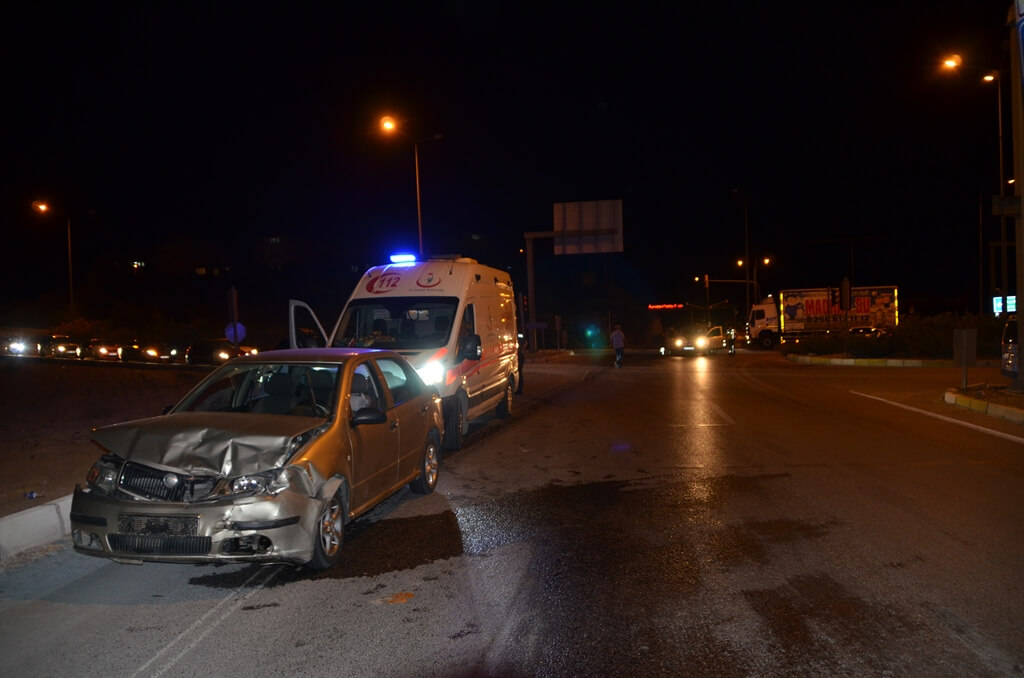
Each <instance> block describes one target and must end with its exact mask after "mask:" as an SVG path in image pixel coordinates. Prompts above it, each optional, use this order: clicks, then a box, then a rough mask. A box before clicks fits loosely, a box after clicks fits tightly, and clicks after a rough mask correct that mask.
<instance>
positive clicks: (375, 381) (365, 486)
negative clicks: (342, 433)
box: [344, 360, 399, 513]
mask: <svg viewBox="0 0 1024 678" xmlns="http://www.w3.org/2000/svg"><path fill="white" fill-rule="evenodd" d="M349 374H350V376H349V379H348V382H347V384H346V385H345V388H346V389H347V390H346V391H345V392H344V393H345V400H346V401H347V403H346V404H345V406H344V411H345V413H346V416H347V417H348V420H349V441H350V445H351V449H352V502H351V506H350V510H351V511H352V512H353V513H362V512H363V511H364V510H366V509H368V508H370V507H371V506H373V505H374V504H376V503H377V502H378V501H380V500H381V499H383V498H384V496H386V495H387V494H390V492H391V491H392V490H393V489H394V487H395V483H396V482H397V479H398V449H399V448H398V444H399V428H398V417H397V414H396V413H395V412H393V411H392V408H389V406H388V397H389V396H388V394H387V391H386V390H385V387H384V386H383V385H382V383H381V378H380V376H379V374H378V372H377V370H376V369H375V368H374V367H373V365H372V362H371V361H370V360H363V361H360V362H359V363H358V364H356V365H355V367H354V369H353V370H352V371H351V372H350V373H349ZM371 410H377V411H379V412H380V413H381V414H382V415H383V416H378V418H376V419H373V420H370V421H355V420H354V419H355V417H356V414H357V413H358V412H360V411H363V412H364V413H365V412H369V411H371Z"/></svg>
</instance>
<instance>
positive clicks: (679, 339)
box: [676, 337, 683, 348]
mask: <svg viewBox="0 0 1024 678" xmlns="http://www.w3.org/2000/svg"><path fill="white" fill-rule="evenodd" d="M682 345H683V339H682V337H680V338H678V339H676V348H681V347H682Z"/></svg>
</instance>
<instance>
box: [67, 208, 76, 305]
mask: <svg viewBox="0 0 1024 678" xmlns="http://www.w3.org/2000/svg"><path fill="white" fill-rule="evenodd" d="M74 280H75V278H74V275H72V272H71V217H68V299H69V300H70V303H71V308H74V307H75V283H74Z"/></svg>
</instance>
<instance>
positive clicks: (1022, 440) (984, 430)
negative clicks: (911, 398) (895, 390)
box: [850, 391, 1024, 445]
mask: <svg viewBox="0 0 1024 678" xmlns="http://www.w3.org/2000/svg"><path fill="white" fill-rule="evenodd" d="M850 393H852V394H853V395H859V396H863V397H865V398H871V399H872V400H877V401H879V402H883V403H887V404H889V405H895V406H896V407H901V408H903V409H904V410H910V411H911V412H917V413H918V414H923V415H925V416H926V417H933V418H935V419H941V420H942V421H947V422H949V423H950V424H957V425H959V426H966V427H967V428H969V429H974V430H975V431H981V432H982V433H987V434H989V435H992V436H995V437H997V438H1002V439H1004V440H1009V441H1012V442H1015V443H1017V444H1018V445H1024V438H1021V437H1020V436H1015V435H1010V434H1009V433H1003V432H1002V431H993V430H992V429H990V428H985V427H984V426H978V425H977V424H972V423H970V422H966V421H960V420H959V419H953V418H952V417H945V416H943V415H941V414H935V413H934V412H929V411H927V410H920V409H918V408H916V407H911V406H910V405H904V404H903V403H897V402H894V401H892V400H886V399H885V398H879V397H878V396H873V395H868V394H867V393H859V392H857V391H850Z"/></svg>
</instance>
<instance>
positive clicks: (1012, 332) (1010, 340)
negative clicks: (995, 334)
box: [999, 313, 1019, 379]
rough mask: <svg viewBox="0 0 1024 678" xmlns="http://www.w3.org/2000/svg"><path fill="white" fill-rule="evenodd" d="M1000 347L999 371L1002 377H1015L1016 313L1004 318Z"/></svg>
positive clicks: (1016, 352) (1016, 359) (1016, 351)
mask: <svg viewBox="0 0 1024 678" xmlns="http://www.w3.org/2000/svg"><path fill="white" fill-rule="evenodd" d="M1000 347H1001V351H1000V353H1001V358H1000V361H999V373H1000V374H1002V375H1003V376H1004V377H1009V378H1010V379H1016V378H1017V364H1018V363H1017V361H1018V351H1019V348H1018V347H1019V344H1018V342H1017V314H1015V313H1012V314H1010V315H1009V316H1007V318H1006V324H1005V325H1003V336H1002V339H1001V341H1000Z"/></svg>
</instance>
